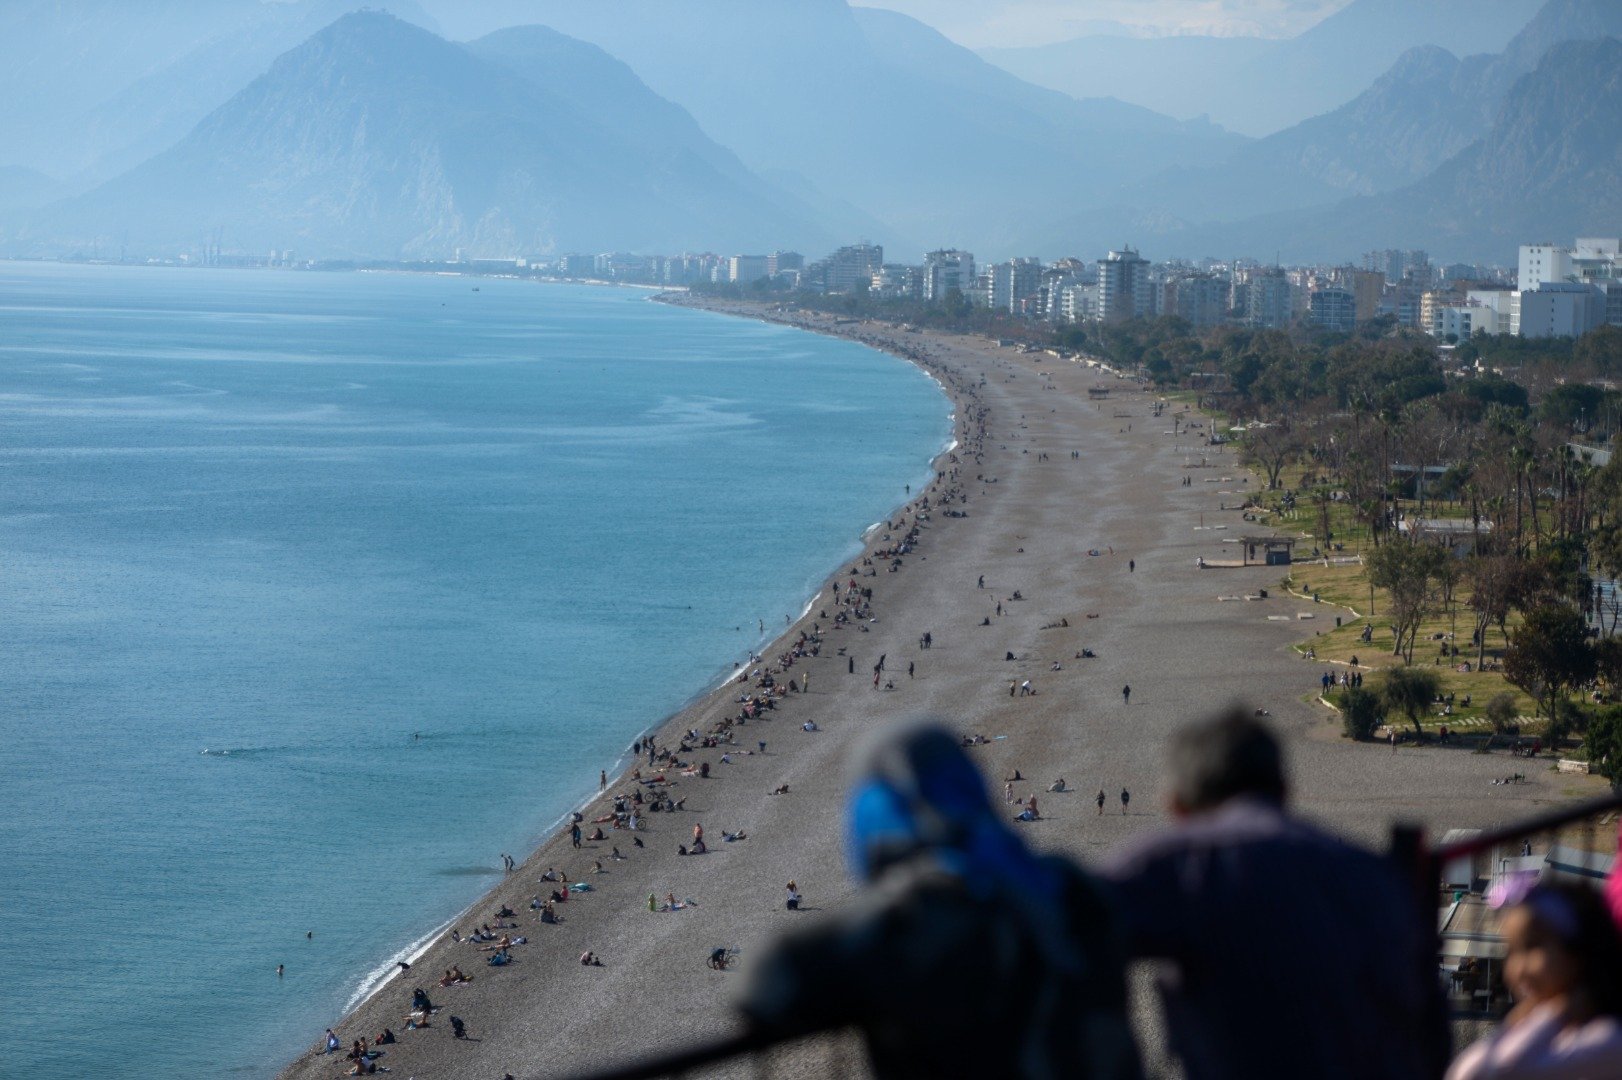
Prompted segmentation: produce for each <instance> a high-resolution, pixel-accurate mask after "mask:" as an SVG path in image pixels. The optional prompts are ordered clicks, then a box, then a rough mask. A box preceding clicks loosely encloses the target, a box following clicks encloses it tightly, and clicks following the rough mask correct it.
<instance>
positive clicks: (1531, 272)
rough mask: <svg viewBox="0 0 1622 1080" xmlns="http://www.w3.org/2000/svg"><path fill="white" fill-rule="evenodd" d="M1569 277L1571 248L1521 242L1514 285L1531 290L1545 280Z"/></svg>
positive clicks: (1523, 290) (1521, 289) (1524, 289)
mask: <svg viewBox="0 0 1622 1080" xmlns="http://www.w3.org/2000/svg"><path fill="white" fill-rule="evenodd" d="M1570 277H1571V249H1570V248H1568V247H1560V246H1558V245H1555V244H1522V245H1521V257H1520V262H1519V264H1518V267H1517V270H1516V273H1515V287H1516V288H1517V289H1519V290H1520V291H1521V292H1523V293H1526V292H1531V291H1532V290H1533V289H1535V288H1537V287H1538V286H1539V285H1542V284H1543V283H1545V282H1549V281H1565V280H1567V279H1568V278H1570Z"/></svg>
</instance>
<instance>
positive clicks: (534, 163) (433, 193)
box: [0, 0, 1622, 259]
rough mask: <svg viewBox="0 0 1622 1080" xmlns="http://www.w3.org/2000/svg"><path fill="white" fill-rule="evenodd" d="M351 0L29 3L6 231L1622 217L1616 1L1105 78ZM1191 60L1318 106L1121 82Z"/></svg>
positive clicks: (581, 235)
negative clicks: (1090, 90)
mask: <svg viewBox="0 0 1622 1080" xmlns="http://www.w3.org/2000/svg"><path fill="white" fill-rule="evenodd" d="M353 3H354V0H278V2H267V0H150V3H149V4H143V5H141V8H142V12H141V13H140V14H139V15H137V14H132V13H131V11H130V6H129V5H124V4H121V3H118V2H116V0H56V2H54V3H47V2H44V0H17V2H16V3H14V4H13V5H9V6H7V7H5V8H0V87H4V88H6V89H7V90H8V91H9V92H10V93H11V94H12V96H13V100H16V101H20V102H25V103H27V104H28V105H29V109H26V110H24V109H13V110H9V111H7V112H6V113H4V114H0V253H7V254H30V255H32V254H65V253H72V252H79V253H83V252H87V251H88V252H98V253H101V254H114V253H117V252H119V251H126V252H130V253H136V254H173V253H176V252H179V251H182V250H187V249H189V248H196V247H198V246H200V245H202V244H205V243H209V244H223V245H224V246H225V247H226V248H227V249H228V250H246V251H264V250H269V249H270V248H282V249H285V248H292V249H294V250H296V251H297V252H298V253H299V254H301V255H308V256H312V257H366V258H393V257H423V256H444V255H449V254H451V253H452V252H454V251H456V250H458V249H461V250H462V251H463V252H464V253H465V254H468V255H487V256H503V255H542V254H546V253H552V252H558V251H563V250H574V249H579V250H586V251H600V250H608V249H624V250H662V251H676V250H681V249H684V248H693V249H715V250H724V251H754V252H761V251H769V250H771V249H773V248H777V247H796V248H800V249H802V250H805V251H807V252H809V253H812V254H816V253H819V252H820V251H822V250H824V249H826V248H827V247H829V246H832V245H833V244H835V243H839V242H848V241H850V240H854V239H856V238H858V237H868V238H871V239H873V240H877V241H880V242H883V243H885V244H886V245H887V246H888V247H889V248H890V249H891V250H892V251H894V252H895V253H896V254H897V255H900V256H910V255H915V254H916V253H917V252H920V251H922V250H923V249H925V248H926V247H933V246H945V245H958V246H964V247H968V248H970V249H971V250H974V251H976V253H977V254H979V255H980V256H981V257H982V258H987V257H991V258H998V257H1006V256H1008V255H1014V254H1040V255H1046V256H1057V255H1063V254H1081V255H1084V256H1088V257H1092V256H1096V255H1098V254H1100V253H1101V252H1102V251H1103V250H1104V249H1105V248H1107V247H1117V246H1119V245H1120V244H1122V243H1125V242H1132V243H1134V244H1136V245H1137V246H1139V247H1140V248H1141V249H1142V250H1144V251H1145V252H1146V253H1147V254H1149V255H1151V256H1153V257H1170V256H1176V255H1181V256H1189V257H1194V256H1199V255H1205V254H1213V255H1233V254H1251V255H1258V256H1270V255H1272V254H1273V253H1274V252H1275V251H1279V252H1282V253H1284V254H1286V255H1294V256H1298V257H1307V256H1310V257H1313V258H1350V257H1354V256H1355V255H1356V254H1357V253H1358V252H1359V251H1360V250H1362V249H1364V248H1368V247H1377V246H1379V247H1383V246H1397V245H1401V246H1429V247H1431V248H1433V249H1434V250H1435V251H1436V253H1437V254H1438V255H1439V256H1443V257H1468V258H1481V259H1488V258H1491V259H1503V258H1507V257H1508V255H1509V254H1512V252H1513V248H1514V245H1515V244H1516V243H1519V242H1521V241H1522V240H1524V239H1526V238H1527V237H1528V236H1535V237H1537V238H1549V237H1551V236H1552V237H1560V236H1565V235H1567V234H1568V233H1571V232H1581V233H1584V234H1591V233H1599V234H1604V233H1614V232H1617V231H1622V221H1618V220H1617V217H1618V215H1619V212H1622V211H1619V210H1618V209H1617V208H1622V199H1619V198H1618V197H1617V195H1618V186H1619V181H1618V180H1617V179H1616V177H1617V175H1618V173H1617V172H1616V170H1615V169H1614V166H1613V165H1610V164H1608V163H1614V161H1615V156H1616V153H1617V148H1618V146H1619V145H1622V132H1618V131H1616V130H1615V125H1614V124H1612V125H1609V126H1608V125H1607V120H1608V119H1615V118H1617V117H1622V106H1619V105H1618V103H1617V102H1615V101H1614V99H1611V98H1609V97H1607V95H1608V93H1609V92H1610V87H1611V86H1612V84H1613V82H1614V79H1613V78H1612V76H1613V75H1614V72H1608V71H1606V70H1605V69H1604V64H1605V63H1607V62H1608V60H1610V59H1611V57H1610V54H1609V53H1607V52H1606V51H1605V48H1604V47H1603V46H1601V45H1593V43H1595V42H1601V41H1603V39H1605V38H1606V37H1608V36H1612V37H1614V36H1622V3H1617V2H1616V0H1549V2H1548V3H1547V4H1546V5H1545V6H1543V7H1542V8H1541V9H1534V7H1533V5H1532V4H1531V3H1530V0H1472V2H1471V3H1468V4H1465V3H1464V0H1436V2H1435V3H1432V4H1408V3H1402V2H1398V0H1353V2H1352V3H1350V4H1349V5H1347V6H1346V7H1345V8H1343V9H1342V10H1341V11H1339V12H1337V13H1336V14H1335V15H1334V16H1332V17H1331V18H1330V19H1327V20H1325V21H1324V22H1323V23H1321V24H1320V25H1319V26H1317V27H1314V28H1313V29H1312V30H1309V31H1308V32H1307V33H1305V34H1302V35H1300V36H1299V37H1297V38H1294V39H1291V40H1290V41H1287V42H1258V41H1256V40H1255V39H1248V40H1247V39H1227V40H1226V41H1225V42H1219V39H1192V38H1161V39H1130V40H1132V41H1133V42H1134V44H1135V45H1140V46H1143V47H1144V48H1145V49H1149V50H1151V51H1150V52H1146V53H1143V54H1141V57H1140V59H1141V58H1149V59H1143V62H1144V63H1151V62H1153V61H1152V57H1153V56H1157V55H1158V56H1170V57H1176V58H1180V59H1177V60H1175V61H1174V62H1168V63H1167V64H1166V65H1165V66H1163V67H1159V68H1149V69H1144V70H1137V71H1134V72H1121V73H1119V76H1120V77H1119V78H1118V79H1117V82H1116V83H1115V84H1112V85H1113V86H1114V88H1115V89H1114V91H1111V92H1118V93H1116V96H1108V95H1106V96H1096V97H1089V98H1086V99H1081V98H1077V97H1073V96H1070V95H1068V94H1065V93H1061V92H1059V91H1057V90H1053V89H1049V88H1044V87H1039V86H1037V85H1034V83H1032V82H1028V81H1025V80H1023V79H1021V78H1019V77H1017V76H1016V75H1014V74H1011V73H1010V72H1009V71H1006V70H1003V69H1002V68H1001V67H998V66H995V65H993V64H991V63H989V62H987V60H986V59H985V58H983V57H981V56H979V55H976V54H975V53H973V52H971V51H969V50H967V49H964V48H961V47H959V46H957V45H955V44H954V43H952V42H951V41H949V40H947V39H946V38H944V37H943V36H941V35H940V34H938V33H937V32H935V31H934V30H932V29H931V28H929V27H928V26H925V25H924V24H922V23H920V22H918V21H916V20H914V19H912V18H909V17H907V16H903V15H899V14H896V13H894V12H889V11H882V10H875V9H865V8H863V9H853V8H850V7H849V6H848V5H847V3H846V0H691V2H686V3H672V2H670V0H486V2H483V3H478V4H463V3H458V2H453V0H389V2H388V3H387V4H386V6H387V8H388V10H389V11H391V12H392V13H393V14H392V15H390V14H384V13H383V12H382V11H372V12H367V13H364V14H359V15H343V12H344V10H345V9H346V8H348V7H350V6H351V5H352V4H353ZM373 3H374V6H382V5H379V4H378V0H373ZM395 16H398V17H395ZM1381 26H1384V27H1385V31H1386V32H1385V33H1384V35H1383V37H1382V36H1381V35H1379V34H1377V33H1375V31H1377V30H1378V29H1379V28H1380V27H1381ZM441 34H443V35H446V36H449V37H450V38H454V39H458V41H460V42H461V43H458V41H451V40H446V39H445V37H442V36H440V35H441ZM1377 39H1378V40H1377ZM1123 40H1128V39H1123ZM1438 41H1442V42H1445V43H1446V44H1450V45H1455V46H1456V45H1458V44H1459V43H1460V42H1465V43H1471V42H1486V43H1488V44H1489V45H1490V46H1491V49H1492V50H1493V51H1489V52H1483V53H1480V54H1478V55H1471V56H1465V57H1462V58H1461V57H1460V56H1458V55H1455V53H1453V52H1450V51H1448V50H1447V49H1444V48H1443V47H1441V45H1439V44H1438V43H1437V42H1438ZM1568 41H1581V42H1588V43H1590V44H1591V45H1593V47H1591V48H1587V49H1575V50H1571V49H1568V48H1566V47H1564V46H1563V45H1562V43H1564V42H1568ZM1401 45H1407V46H1411V47H1409V48H1407V50H1406V51H1402V52H1400V54H1399V52H1396V51H1392V50H1393V49H1396V48H1397V47H1398V46H1401ZM1154 50H1167V51H1165V52H1155V51H1154ZM1382 50H1384V52H1382ZM1551 50H1554V51H1553V52H1551ZM1382 56H1384V57H1387V59H1388V60H1389V62H1383V61H1382V62H1379V63H1377V61H1379V60H1380V58H1381V57H1382ZM1202 57H1203V58H1204V59H1201V58H1202ZM8 60H9V61H10V65H9V66H6V62H7V61H8ZM999 60H1004V58H1002V57H1000V55H999ZM1004 62H1010V63H1011V61H1006V60H1004ZM1202 64H1210V65H1215V67H1214V68H1205V69H1202V68H1201V65H1202ZM1202 71H1204V72H1205V74H1203V75H1202V74H1201V72H1202ZM1309 72H1316V74H1315V75H1311V74H1307V73H1309ZM1359 72H1366V74H1362V75H1360V74H1358V73H1359ZM1258 73H1260V74H1258ZM1263 74H1265V75H1266V78H1262V75H1263ZM1280 78H1282V79H1284V80H1285V83H1287V84H1288V86H1287V87H1285V84H1282V83H1279V82H1278V81H1277V80H1278V79H1280ZM1190 79H1192V80H1194V82H1195V83H1199V82H1200V81H1201V80H1202V79H1203V80H1204V81H1205V97H1206V99H1208V100H1210V101H1213V102H1215V101H1217V100H1219V99H1225V98H1224V95H1227V96H1228V97H1230V98H1231V99H1232V100H1234V101H1237V102H1241V103H1245V102H1248V104H1247V105H1246V108H1247V109H1249V111H1248V112H1247V113H1246V115H1247V116H1250V117H1252V118H1253V119H1254V118H1260V117H1263V116H1266V115H1270V114H1268V113H1267V111H1266V110H1267V109H1268V108H1270V107H1271V106H1270V105H1269V102H1275V101H1276V99H1277V98H1279V97H1280V96H1283V97H1285V98H1288V100H1289V102H1290V108H1292V109H1297V110H1299V109H1305V108H1311V109H1312V110H1313V112H1314V113H1315V114H1314V115H1312V116H1310V117H1308V118H1307V119H1304V120H1301V121H1300V122H1299V123H1293V124H1291V125H1290V126H1288V127H1285V128H1284V129H1283V130H1278V131H1275V132H1273V133H1272V134H1270V135H1267V136H1266V137H1264V138H1259V139H1252V138H1247V137H1245V136H1242V135H1237V134H1234V133H1232V132H1230V131H1228V130H1224V129H1223V128H1221V127H1218V126H1216V125H1215V124H1212V123H1208V122H1205V121H1202V120H1193V121H1190V120H1176V119H1173V118H1171V117H1169V116H1167V115H1163V114H1162V113H1159V112H1155V111H1152V110H1151V109H1148V108H1145V107H1144V106H1143V105H1141V104H1127V103H1126V101H1124V100H1121V98H1129V97H1131V96H1133V95H1135V94H1137V93H1138V92H1139V91H1140V90H1141V89H1142V87H1143V86H1144V85H1145V84H1147V83H1156V84H1165V86H1166V88H1167V92H1170V91H1171V89H1174V88H1175V87H1174V84H1177V83H1178V82H1179V81H1188V80H1190ZM1268 79H1273V80H1274V81H1273V82H1271V83H1269V82H1268V81H1267V80H1268ZM1281 87H1284V88H1281ZM1348 87H1349V88H1348ZM1556 87H1558V93H1557V92H1556V90H1555V88H1556ZM1105 89H1106V90H1108V89H1109V88H1107V87H1106V88H1105ZM1317 100H1325V101H1328V102H1329V104H1328V105H1327V106H1326V107H1324V108H1322V109H1319V108H1317V107H1316V106H1315V105H1312V104H1311V103H1312V102H1314V101H1317ZM1606 108H1610V109H1611V110H1612V111H1611V113H1609V114H1607V113H1606V111H1605V109H1606ZM1178 111H1180V112H1182V113H1183V114H1185V115H1186V114H1187V112H1188V110H1186V109H1180V110H1178ZM1280 115H1282V114H1280ZM1249 126H1251V127H1252V128H1253V129H1258V130H1259V129H1260V128H1261V127H1264V126H1265V125H1264V124H1260V123H1255V124H1251V125H1249ZM1578 132H1581V138H1579V137H1578V134H1577V133H1578ZM1608 169H1609V171H1607V170H1608ZM1511 176H1514V177H1517V178H1518V179H1517V181H1516V183H1517V184H1519V185H1521V186H1519V187H1516V188H1510V187H1509V186H1507V184H1506V183H1505V178H1507V177H1511ZM1472 184H1481V185H1484V186H1481V187H1471V186H1470V185H1472ZM1579 184H1580V185H1581V190H1577V185H1579ZM1534 191H1535V192H1536V193H1537V195H1536V197H1535V198H1534V197H1533V196H1532V194H1531V193H1532V192H1534ZM1449 200H1456V201H1458V202H1460V205H1451V204H1450V203H1449ZM1568 223H1569V225H1568ZM1528 230H1529V231H1528Z"/></svg>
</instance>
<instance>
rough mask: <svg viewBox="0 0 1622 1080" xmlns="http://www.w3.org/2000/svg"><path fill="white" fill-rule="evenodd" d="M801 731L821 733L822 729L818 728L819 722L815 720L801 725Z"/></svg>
mask: <svg viewBox="0 0 1622 1080" xmlns="http://www.w3.org/2000/svg"><path fill="white" fill-rule="evenodd" d="M800 730H801V731H821V730H822V729H821V728H819V727H817V722H816V721H815V720H807V721H806V722H805V723H803V724H801V725H800Z"/></svg>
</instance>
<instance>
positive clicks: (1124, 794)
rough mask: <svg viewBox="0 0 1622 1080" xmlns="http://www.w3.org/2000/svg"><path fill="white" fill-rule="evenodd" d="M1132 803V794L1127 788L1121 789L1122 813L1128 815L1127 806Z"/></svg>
mask: <svg viewBox="0 0 1622 1080" xmlns="http://www.w3.org/2000/svg"><path fill="white" fill-rule="evenodd" d="M1131 801H1132V793H1131V792H1130V791H1128V790H1126V788H1122V789H1121V813H1122V814H1125V813H1126V807H1127V804H1128V803H1130V802H1131Z"/></svg>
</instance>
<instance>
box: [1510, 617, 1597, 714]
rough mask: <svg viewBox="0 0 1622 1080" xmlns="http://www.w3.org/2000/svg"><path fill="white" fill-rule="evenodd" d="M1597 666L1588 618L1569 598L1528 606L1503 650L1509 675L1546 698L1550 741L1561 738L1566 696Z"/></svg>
mask: <svg viewBox="0 0 1622 1080" xmlns="http://www.w3.org/2000/svg"><path fill="white" fill-rule="evenodd" d="M1594 671H1595V658H1594V647H1593V646H1592V645H1590V644H1589V643H1588V624H1587V623H1585V622H1584V621H1583V617H1582V615H1580V614H1578V612H1576V611H1575V610H1573V609H1572V608H1569V607H1567V606H1566V605H1564V604H1543V605H1541V606H1539V607H1535V608H1533V609H1532V610H1531V611H1529V612H1527V613H1526V618H1525V619H1524V620H1522V622H1521V625H1520V626H1518V627H1516V628H1515V632H1514V633H1513V634H1511V635H1510V639H1509V651H1508V652H1506V653H1505V654H1504V675H1505V677H1507V678H1508V679H1509V681H1510V682H1512V683H1514V684H1515V685H1516V686H1518V687H1520V688H1521V689H1522V690H1525V691H1526V692H1527V693H1528V694H1531V695H1532V696H1533V697H1534V698H1537V699H1538V700H1539V702H1540V703H1543V702H1547V708H1548V715H1549V724H1550V732H1549V738H1550V741H1551V742H1554V741H1557V740H1558V739H1559V737H1560V735H1561V734H1562V733H1563V732H1562V727H1563V725H1564V723H1565V720H1566V718H1565V717H1563V716H1561V714H1560V710H1559V707H1558V704H1557V703H1558V701H1559V700H1560V698H1561V696H1562V695H1563V694H1564V693H1565V692H1566V690H1567V689H1568V688H1570V687H1573V686H1578V685H1580V684H1582V683H1585V682H1587V681H1588V680H1590V679H1592V678H1593V677H1594Z"/></svg>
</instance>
